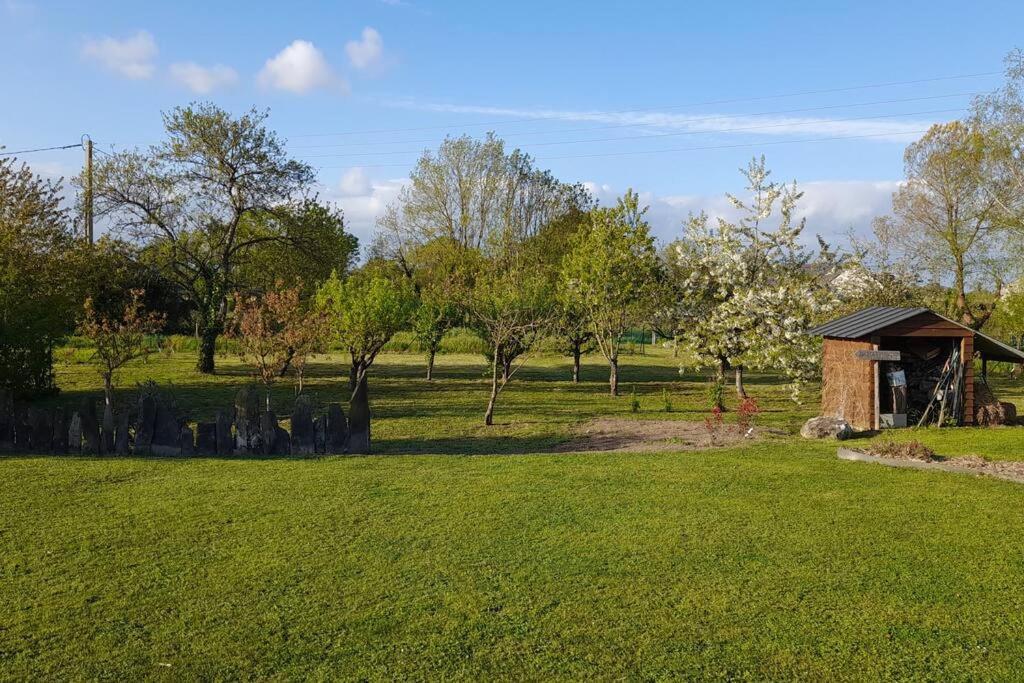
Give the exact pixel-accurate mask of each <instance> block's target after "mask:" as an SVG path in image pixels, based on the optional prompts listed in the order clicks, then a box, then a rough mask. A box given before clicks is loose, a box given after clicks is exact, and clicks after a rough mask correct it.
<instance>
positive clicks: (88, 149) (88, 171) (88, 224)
mask: <svg viewBox="0 0 1024 683" xmlns="http://www.w3.org/2000/svg"><path fill="white" fill-rule="evenodd" d="M82 149H84V150H85V198H84V200H85V201H84V204H85V206H84V207H83V209H82V214H83V216H82V217H83V218H84V219H85V237H86V239H87V240H89V246H92V244H93V221H92V139H90V138H89V136H88V135H85V136H83V140H82Z"/></svg>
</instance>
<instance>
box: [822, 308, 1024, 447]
mask: <svg viewBox="0 0 1024 683" xmlns="http://www.w3.org/2000/svg"><path fill="white" fill-rule="evenodd" d="M810 334H815V335H819V336H821V337H824V344H823V347H822V383H821V413H822V415H829V416H835V417H842V418H843V419H845V420H846V421H847V422H849V423H850V424H851V425H852V426H853V427H854V428H856V429H880V428H882V427H898V426H904V425H906V424H908V423H910V424H916V423H917V422H918V421H919V420H920V419H921V418H922V416H923V417H924V418H929V417H930V418H932V419H934V418H936V417H938V416H939V415H943V416H944V417H946V418H949V419H952V420H953V421H955V422H956V423H957V424H973V423H974V358H975V357H976V356H977V357H980V358H981V361H982V367H983V368H984V367H986V363H987V362H988V361H989V360H993V361H1005V362H1010V363H1024V353H1022V352H1021V351H1019V350H1017V349H1015V348H1013V347H1011V346H1008V345H1006V344H1004V343H1002V342H1000V341H998V340H996V339H993V338H992V337H989V336H987V335H984V334H982V333H981V332H977V331H975V330H972V329H971V328H969V327H967V326H965V325H961V324H960V323H957V322H954V321H952V320H950V319H949V318H945V317H943V316H941V315H939V314H938V313H936V312H934V311H932V310H930V309H928V308H896V307H889V306H875V307H872V308H866V309H864V310H862V311H858V312H856V313H853V314H850V315H847V316H844V317H842V318H839V319H838V320H833V321H832V322H829V323H826V324H824V325H821V326H819V327H816V328H814V329H813V330H811V331H810ZM939 406H941V407H939ZM901 411H902V412H901ZM933 411H934V412H933Z"/></svg>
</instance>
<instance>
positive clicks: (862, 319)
mask: <svg viewBox="0 0 1024 683" xmlns="http://www.w3.org/2000/svg"><path fill="white" fill-rule="evenodd" d="M928 312H929V309H927V308H898V307H895V306H872V307H871V308H865V309H864V310H862V311H857V312H856V313H851V314H850V315H845V316H843V317H842V318H838V319H836V320H833V321H831V322H827V323H825V324H824V325H819V326H818V327H815V328H814V329H813V330H809V331H808V334H815V335H818V336H821V337H839V338H840V339H858V338H860V337H864V336H867V335H869V334H871V333H872V332H874V331H875V330H880V329H882V328H883V327H888V326H889V325H894V324H896V323H898V322H901V321H903V320H906V319H908V318H913V317H914V316H915V315H921V314H922V313H928Z"/></svg>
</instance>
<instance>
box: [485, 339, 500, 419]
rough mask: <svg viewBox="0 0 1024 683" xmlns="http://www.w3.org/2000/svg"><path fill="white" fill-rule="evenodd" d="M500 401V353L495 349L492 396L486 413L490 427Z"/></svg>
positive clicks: (492, 363)
mask: <svg viewBox="0 0 1024 683" xmlns="http://www.w3.org/2000/svg"><path fill="white" fill-rule="evenodd" d="M497 401H498V354H497V350H495V354H494V360H493V361H491V397H490V398H489V399H488V400H487V412H486V413H484V424H485V425H487V426H488V427H490V426H491V425H493V424H494V404H495V403H496V402H497Z"/></svg>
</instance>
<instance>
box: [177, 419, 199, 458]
mask: <svg viewBox="0 0 1024 683" xmlns="http://www.w3.org/2000/svg"><path fill="white" fill-rule="evenodd" d="M178 442H179V443H180V452H181V455H184V456H189V455H195V452H196V440H195V434H193V433H192V428H191V427H189V426H188V425H181V431H180V432H179V437H178Z"/></svg>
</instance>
